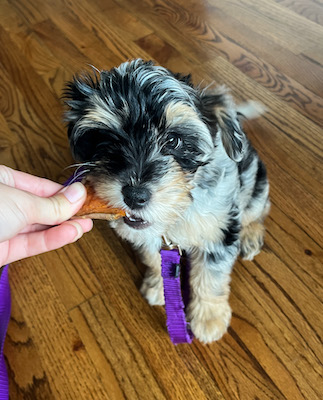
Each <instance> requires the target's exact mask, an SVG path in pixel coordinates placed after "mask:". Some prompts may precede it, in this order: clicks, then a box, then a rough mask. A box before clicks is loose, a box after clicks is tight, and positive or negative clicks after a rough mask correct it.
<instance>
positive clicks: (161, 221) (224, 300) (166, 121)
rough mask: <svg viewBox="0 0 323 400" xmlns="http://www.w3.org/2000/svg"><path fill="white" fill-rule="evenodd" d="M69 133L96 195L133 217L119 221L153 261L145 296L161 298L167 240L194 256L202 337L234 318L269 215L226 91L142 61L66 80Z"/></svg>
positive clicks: (192, 311)
mask: <svg viewBox="0 0 323 400" xmlns="http://www.w3.org/2000/svg"><path fill="white" fill-rule="evenodd" d="M66 102H67V105H68V106H69V110H68V111H67V112H66V120H67V122H68V136H69V141H70V146H71V149H72V152H73V155H74V157H75V158H76V159H77V160H78V161H80V162H81V163H83V164H84V165H86V166H87V167H88V171H87V172H88V179H90V180H91V182H92V183H93V185H94V187H95V190H96V192H97V193H98V194H99V196H101V197H102V198H103V199H105V200H106V201H107V202H109V203H110V204H112V205H113V206H115V207H120V208H123V209H125V210H126V211H127V216H126V217H125V218H123V219H120V220H117V221H114V222H112V223H111V226H112V227H113V228H114V229H115V230H116V231H117V233H118V234H119V235H120V236H121V237H122V238H124V239H126V240H128V241H130V242H131V243H132V244H133V245H134V247H135V248H136V249H138V250H139V251H140V253H141V255H142V260H143V262H144V263H145V264H146V265H147V266H148V268H147V272H146V276H145V278H144V282H143V284H142V288H141V292H142V294H143V295H144V296H145V298H146V299H147V300H148V302H149V303H150V304H151V305H157V304H158V305H162V304H164V296H163V284H162V277H161V259H160V254H159V251H160V248H161V246H162V237H163V236H166V237H167V238H168V240H170V241H171V242H172V243H174V244H176V245H179V246H180V247H181V248H182V249H183V250H185V251H186V253H187V254H188V255H189V257H190V259H191V275H190V286H191V301H190V304H189V307H188V313H187V315H188V320H189V321H190V323H191V328H192V331H193V333H194V334H195V336H196V337H197V338H198V339H199V340H201V341H202V342H205V343H207V342H211V341H214V340H217V339H219V338H221V337H222V335H223V334H224V333H225V332H226V330H227V327H228V325H229V323H230V318H231V309H230V306H229V303H228V297H229V292H230V288H229V283H230V272H231V270H232V266H233V264H234V262H235V260H236V258H237V257H238V255H239V254H241V255H242V256H243V257H244V258H245V259H248V260H251V259H252V258H253V257H254V256H255V255H256V254H257V253H258V252H259V251H260V249H261V247H262V244H263V236H264V226H263V221H264V218H265V216H266V214H267V213H268V211H269V199H268V192H269V185H268V181H267V176H266V170H265V167H264V164H263V163H262V161H261V160H260V159H259V157H258V155H257V153H256V151H255V150H254V148H253V147H252V146H251V144H250V142H249V141H248V139H247V137H246V135H245V133H244V132H243V130H242V128H241V125H240V122H241V120H242V119H243V118H244V117H247V118H248V117H254V116H255V115H254V114H255V112H254V111H255V107H254V105H252V104H251V103H248V104H244V105H242V106H240V107H239V106H236V105H235V104H234V103H233V100H232V98H231V96H230V95H229V94H228V92H227V90H226V89H225V88H224V87H222V86H221V87H218V88H215V89H214V90H212V91H208V90H201V89H200V88H197V87H194V86H193V85H192V83H191V81H190V77H189V76H182V75H179V74H173V73H172V72H170V71H169V70H167V69H165V68H162V67H160V66H156V65H155V64H153V63H152V62H144V61H143V60H134V61H131V62H126V63H123V64H121V65H120V66H119V67H118V68H113V69H112V70H110V71H97V72H96V73H94V74H93V75H89V74H86V75H83V76H81V77H75V78H74V80H73V81H72V82H70V83H68V85H67V89H66Z"/></svg>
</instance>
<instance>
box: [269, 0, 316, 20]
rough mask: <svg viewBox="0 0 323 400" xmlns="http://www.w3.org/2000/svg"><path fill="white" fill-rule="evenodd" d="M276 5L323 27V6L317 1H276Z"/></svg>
mask: <svg viewBox="0 0 323 400" xmlns="http://www.w3.org/2000/svg"><path fill="white" fill-rule="evenodd" d="M275 1H276V3H279V4H281V5H282V6H284V7H287V8H288V9H290V10H292V11H294V12H296V13H297V14H299V15H301V16H302V17H305V18H307V19H309V20H310V21H312V22H315V23H316V24H320V25H323V4H320V3H319V2H316V1H315V0H275Z"/></svg>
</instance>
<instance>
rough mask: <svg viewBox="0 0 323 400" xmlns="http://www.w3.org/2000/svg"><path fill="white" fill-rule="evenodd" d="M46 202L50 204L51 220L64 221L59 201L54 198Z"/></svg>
mask: <svg viewBox="0 0 323 400" xmlns="http://www.w3.org/2000/svg"><path fill="white" fill-rule="evenodd" d="M48 200H49V201H50V203H51V214H52V218H53V219H54V220H55V221H57V222H60V221H61V220H62V219H64V213H63V210H62V204H61V202H60V201H59V199H58V198H57V197H56V196H54V197H49V198H48Z"/></svg>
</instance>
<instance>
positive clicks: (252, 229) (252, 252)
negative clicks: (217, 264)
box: [240, 160, 270, 260]
mask: <svg viewBox="0 0 323 400" xmlns="http://www.w3.org/2000/svg"><path fill="white" fill-rule="evenodd" d="M268 193H269V183H268V180H267V176H266V170H265V167H264V165H263V164H262V162H261V161H260V160H259V161H258V173H257V177H256V181H255V186H254V189H253V193H252V195H251V198H250V200H249V203H248V204H247V206H246V208H245V210H244V211H243V213H242V220H241V232H240V241H241V256H242V258H243V259H245V260H252V259H253V258H254V257H255V256H256V255H257V254H258V253H259V252H260V250H261V248H262V246H263V243H264V234H265V227H264V219H265V217H266V216H267V215H268V213H269V209H270V201H269V198H268Z"/></svg>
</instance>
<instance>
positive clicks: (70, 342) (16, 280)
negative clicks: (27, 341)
mask: <svg viewBox="0 0 323 400" xmlns="http://www.w3.org/2000/svg"><path fill="white" fill-rule="evenodd" d="M43 261H44V260H42V257H41V256H39V257H34V258H32V259H30V260H29V263H28V266H26V265H25V266H23V265H22V264H21V262H17V263H15V264H14V265H11V267H10V283H11V286H12V289H13V291H15V292H16V293H19V296H17V303H18V306H19V307H20V308H23V309H24V316H25V319H26V322H27V324H28V325H29V326H30V331H31V335H32V337H33V338H34V340H35V342H37V349H38V352H39V355H40V357H41V361H42V364H43V366H44V368H45V369H46V375H47V379H48V381H49V384H50V388H51V390H52V392H53V395H54V398H64V399H75V398H80V399H88V398H89V393H91V397H90V398H102V399H104V398H106V397H105V396H106V392H105V389H104V387H103V385H102V383H101V381H100V380H99V379H97V376H96V370H95V367H94V366H93V364H92V361H91V360H90V358H89V356H88V353H87V351H86V349H85V348H84V346H83V345H82V342H81V340H80V338H79V335H78V334H77V332H76V330H75V328H74V326H73V324H72V322H71V321H70V319H69V318H68V315H67V313H66V309H65V307H64V306H63V304H62V303H61V301H60V299H59V295H58V293H57V292H56V289H55V287H54V286H53V284H52V283H51V281H50V277H49V276H48V274H47V273H46V271H45V268H44V267H43ZM35 291H36V293H35ZM27 303H29V304H30V307H28V310H26V307H24V304H27Z"/></svg>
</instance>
